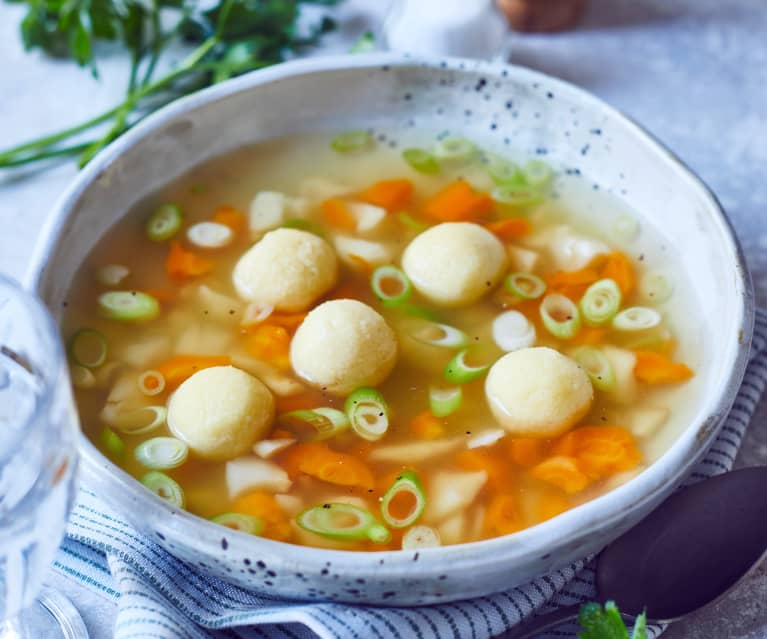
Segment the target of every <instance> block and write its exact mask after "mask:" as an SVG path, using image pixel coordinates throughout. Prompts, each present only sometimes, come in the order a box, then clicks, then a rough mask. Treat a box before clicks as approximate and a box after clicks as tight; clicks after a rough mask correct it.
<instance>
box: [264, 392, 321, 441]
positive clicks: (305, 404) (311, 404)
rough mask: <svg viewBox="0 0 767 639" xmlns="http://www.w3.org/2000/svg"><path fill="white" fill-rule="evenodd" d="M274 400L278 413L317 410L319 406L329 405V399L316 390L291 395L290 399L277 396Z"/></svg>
mask: <svg viewBox="0 0 767 639" xmlns="http://www.w3.org/2000/svg"><path fill="white" fill-rule="evenodd" d="M274 399H275V403H276V405H277V412H278V413H289V412H291V411H294V410H303V409H311V408H317V407H318V406H326V405H327V403H328V400H327V398H325V397H323V395H322V393H321V392H320V391H319V390H314V389H311V390H310V389H307V390H306V391H305V392H303V393H298V394H297V395H290V396H288V397H280V396H279V395H275V396H274ZM291 437H292V435H291Z"/></svg>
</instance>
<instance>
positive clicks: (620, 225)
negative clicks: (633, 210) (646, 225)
mask: <svg viewBox="0 0 767 639" xmlns="http://www.w3.org/2000/svg"><path fill="white" fill-rule="evenodd" d="M612 235H613V237H614V238H615V239H616V240H618V241H619V242H630V241H631V240H633V239H635V238H636V236H637V235H639V222H638V221H637V219H636V218H635V217H634V216H633V215H629V214H628V213H624V214H623V215H619V216H618V217H616V218H615V219H614V220H613V223H612Z"/></svg>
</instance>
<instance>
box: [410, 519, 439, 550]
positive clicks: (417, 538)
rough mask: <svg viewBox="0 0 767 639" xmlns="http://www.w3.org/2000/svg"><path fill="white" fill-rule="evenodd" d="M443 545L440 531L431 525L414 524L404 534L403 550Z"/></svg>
mask: <svg viewBox="0 0 767 639" xmlns="http://www.w3.org/2000/svg"><path fill="white" fill-rule="evenodd" d="M441 545H442V540H441V539H440V538H439V533H438V532H437V531H436V529H434V528H432V527H431V526H422V525H419V526H413V527H412V528H411V529H410V530H408V531H407V532H406V533H405V534H404V535H403V536H402V550H418V549H419V548H436V547H437V546H441Z"/></svg>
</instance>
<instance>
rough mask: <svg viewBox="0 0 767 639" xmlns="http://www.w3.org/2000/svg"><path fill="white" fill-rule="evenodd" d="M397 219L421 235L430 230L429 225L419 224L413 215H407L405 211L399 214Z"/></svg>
mask: <svg viewBox="0 0 767 639" xmlns="http://www.w3.org/2000/svg"><path fill="white" fill-rule="evenodd" d="M397 218H398V219H399V221H400V222H402V224H404V225H405V226H407V227H408V228H410V229H413V230H414V231H418V232H419V233H420V232H421V231H425V230H426V229H428V228H429V225H428V224H424V223H423V222H419V221H418V220H416V219H415V218H414V217H413V216H412V215H410V214H409V213H406V212H405V211H400V212H399V213H397Z"/></svg>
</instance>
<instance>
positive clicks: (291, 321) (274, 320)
mask: <svg viewBox="0 0 767 639" xmlns="http://www.w3.org/2000/svg"><path fill="white" fill-rule="evenodd" d="M306 316H307V313H272V314H271V315H270V316H269V319H268V322H269V324H273V325H274V326H282V328H286V329H288V330H293V331H294V330H295V329H297V328H298V327H299V325H300V324H301V322H303V321H304V320H305V319H306Z"/></svg>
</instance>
